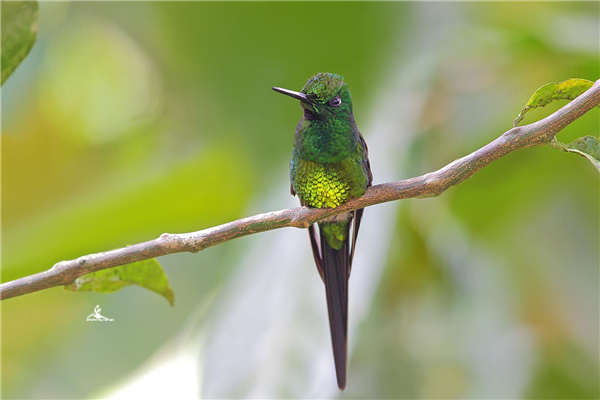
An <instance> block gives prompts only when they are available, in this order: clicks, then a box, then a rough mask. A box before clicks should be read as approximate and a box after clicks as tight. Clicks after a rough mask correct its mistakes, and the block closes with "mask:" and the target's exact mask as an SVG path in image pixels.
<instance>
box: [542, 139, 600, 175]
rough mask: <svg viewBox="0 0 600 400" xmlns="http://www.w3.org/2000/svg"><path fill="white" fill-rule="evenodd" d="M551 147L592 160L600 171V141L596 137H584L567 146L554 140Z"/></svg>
mask: <svg viewBox="0 0 600 400" xmlns="http://www.w3.org/2000/svg"><path fill="white" fill-rule="evenodd" d="M550 146H551V147H553V148H555V149H559V150H562V151H566V152H569V153H575V154H579V155H580V156H583V157H585V158H587V159H588V160H590V161H591V162H592V164H594V166H595V167H596V168H597V169H598V171H600V140H599V139H598V138H597V137H594V136H584V137H581V138H577V139H575V140H573V141H572V142H571V143H568V144H565V143H561V142H559V141H558V140H556V139H554V140H553V141H552V142H550Z"/></svg>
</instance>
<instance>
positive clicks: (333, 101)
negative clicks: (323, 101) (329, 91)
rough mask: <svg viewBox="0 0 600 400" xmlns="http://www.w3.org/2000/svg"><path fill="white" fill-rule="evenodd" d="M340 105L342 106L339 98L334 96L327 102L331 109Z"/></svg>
mask: <svg viewBox="0 0 600 400" xmlns="http://www.w3.org/2000/svg"><path fill="white" fill-rule="evenodd" d="M340 104H342V99H340V97H339V96H336V97H334V98H333V99H331V100H329V105H331V106H333V107H338V106H339V105H340Z"/></svg>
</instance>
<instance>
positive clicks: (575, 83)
mask: <svg viewBox="0 0 600 400" xmlns="http://www.w3.org/2000/svg"><path fill="white" fill-rule="evenodd" d="M593 84H594V82H592V81H588V80H587V79H578V78H573V79H567V80H566V81H564V82H555V83H549V84H547V85H544V86H542V87H541V88H539V89H538V90H536V91H535V93H534V94H533V96H531V98H530V99H529V101H528V102H527V104H526V105H525V107H524V108H523V109H522V110H521V112H520V113H519V116H518V117H517V119H515V121H514V122H513V126H518V125H519V122H521V120H523V117H524V116H525V114H526V113H527V111H529V110H533V109H534V108H538V107H544V106H546V105H548V104H550V103H552V102H553V101H554V100H573V99H575V98H576V97H578V96H579V95H581V94H582V93H583V92H585V91H586V90H588V89H589V88H591V87H592V85H593Z"/></svg>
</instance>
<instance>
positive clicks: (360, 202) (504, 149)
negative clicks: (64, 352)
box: [0, 80, 600, 300]
mask: <svg viewBox="0 0 600 400" xmlns="http://www.w3.org/2000/svg"><path fill="white" fill-rule="evenodd" d="M598 104H600V80H598V81H596V82H595V83H594V85H593V86H592V87H591V88H590V89H589V90H588V91H586V92H585V93H583V94H582V95H581V96H579V97H577V98H576V99H575V100H573V101H572V102H570V103H569V104H567V105H566V106H564V107H563V108H561V109H560V110H558V111H556V112H555V113H554V114H552V115H550V116H548V117H546V118H544V119H543V120H541V121H538V122H535V123H532V124H529V125H525V126H520V127H514V128H512V129H510V130H509V131H507V132H505V133H504V134H502V135H501V136H500V137H499V138H497V139H496V140H494V141H492V142H491V143H489V144H487V145H486V146H484V147H482V148H480V149H478V150H476V151H474V152H473V153H471V154H469V155H467V156H465V157H463V158H460V159H457V160H455V161H453V162H451V163H450V164H448V165H446V166H445V167H443V168H441V169H439V170H437V171H434V172H431V173H428V174H425V175H422V176H418V177H415V178H410V179H404V180H401V181H397V182H391V183H384V184H381V185H376V186H373V187H371V188H369V189H368V190H367V192H366V193H365V194H364V195H363V196H362V197H360V198H358V199H352V200H350V201H348V202H347V203H345V204H343V205H341V206H339V207H337V208H324V209H315V208H307V207H298V208H291V209H287V210H280V211H273V212H268V213H264V214H258V215H255V216H252V217H248V218H243V219H240V220H237V221H233V222H229V223H227V224H223V225H219V226H216V227H213V228H208V229H204V230H201V231H197V232H191V233H181V234H170V233H165V234H163V235H161V236H160V237H159V238H157V239H154V240H150V241H148V242H143V243H138V244H135V245H133V246H128V247H123V248H120V249H116V250H111V251H106V252H103V253H96V254H90V255H86V256H82V257H79V258H77V259H75V260H70V261H61V262H59V263H56V264H55V265H54V266H53V267H52V268H51V269H49V270H47V271H44V272H40V273H38V274H34V275H31V276H27V277H24V278H21V279H17V280H14V281H11V282H7V283H4V284H2V285H0V299H2V300H4V299H8V298H11V297H15V296H20V295H23V294H27V293H32V292H37V291H39V290H43V289H48V288H51V287H54V286H62V285H68V284H70V283H72V282H73V281H74V280H75V279H77V278H78V277H80V276H82V275H85V274H88V273H90V272H94V271H98V270H101V269H105V268H111V267H116V266H119V265H123V264H128V263H131V262H135V261H141V260H146V259H149V258H154V257H159V256H164V255H166V254H172V253H180V252H192V253H195V252H198V251H200V250H204V249H206V248H208V247H211V246H215V245H217V244H220V243H223V242H226V241H229V240H233V239H236V238H239V237H243V236H248V235H252V234H255V233H260V232H266V231H270V230H273V229H279V228H285V227H294V228H308V227H309V226H310V225H312V224H314V223H315V222H317V221H320V220H321V219H323V218H326V217H329V216H332V215H337V214H341V213H344V212H347V211H352V210H356V209H359V208H364V207H369V206H372V205H375V204H381V203H385V202H388V201H394V200H400V199H407V198H423V197H434V196H439V195H440V194H441V193H443V192H444V191H446V190H447V189H448V188H449V187H451V186H454V185H457V184H459V183H461V182H463V181H465V180H466V179H468V178H469V177H471V176H472V175H473V174H474V173H475V172H477V171H479V170H480V169H481V168H483V167H485V166H486V165H488V164H490V163H492V162H494V161H496V160H497V159H499V158H501V157H504V156H505V155H507V154H509V153H511V152H513V151H515V150H518V149H524V148H527V147H533V146H540V145H545V144H547V143H549V142H550V141H551V140H552V138H554V136H556V134H557V133H558V132H560V131H561V130H562V129H563V128H564V127H566V126H567V125H569V124H570V123H572V122H573V121H575V120H576V119H578V118H579V117H581V116H582V115H583V114H585V113H586V112H588V111H589V110H591V109H592V108H594V107H595V106H597V105H598Z"/></svg>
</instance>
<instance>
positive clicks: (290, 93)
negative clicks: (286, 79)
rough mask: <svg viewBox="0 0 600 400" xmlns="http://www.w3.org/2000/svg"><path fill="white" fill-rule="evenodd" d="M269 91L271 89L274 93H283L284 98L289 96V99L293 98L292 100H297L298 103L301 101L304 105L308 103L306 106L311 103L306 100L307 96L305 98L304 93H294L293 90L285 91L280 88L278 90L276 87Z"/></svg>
mask: <svg viewBox="0 0 600 400" xmlns="http://www.w3.org/2000/svg"><path fill="white" fill-rule="evenodd" d="M271 89H273V90H274V91H276V92H279V93H283V94H285V95H286V96H290V97H293V98H295V99H298V100H300V101H303V102H305V103H308V104H311V103H312V101H310V99H309V98H308V96H306V95H305V94H304V93H300V92H294V91H293V90H287V89H282V88H278V87H273V88H271Z"/></svg>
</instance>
